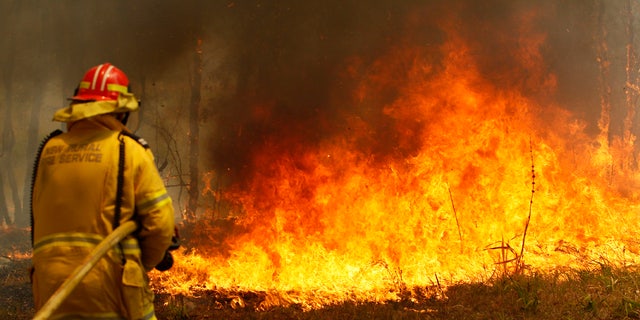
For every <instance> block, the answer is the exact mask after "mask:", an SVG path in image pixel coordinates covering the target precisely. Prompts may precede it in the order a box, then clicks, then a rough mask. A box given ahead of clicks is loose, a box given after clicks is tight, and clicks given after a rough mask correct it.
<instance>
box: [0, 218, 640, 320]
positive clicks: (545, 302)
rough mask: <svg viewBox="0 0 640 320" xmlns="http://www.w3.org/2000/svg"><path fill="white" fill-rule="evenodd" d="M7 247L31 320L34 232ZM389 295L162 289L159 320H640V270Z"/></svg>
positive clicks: (545, 275) (3, 313)
mask: <svg viewBox="0 0 640 320" xmlns="http://www.w3.org/2000/svg"><path fill="white" fill-rule="evenodd" d="M0 242H1V243H3V246H2V247H1V248H0V257H2V263H1V264H0V284H1V285H2V290H1V291H0V318H1V319H31V318H32V317H33V315H34V310H33V304H32V301H31V288H30V284H29V278H28V267H29V265H30V260H29V250H28V247H29V246H28V243H29V240H28V232H27V231H25V230H1V231H0ZM7 244H8V245H7ZM155 285H156V286H157V285H158V283H155ZM389 290H390V292H391V293H393V295H395V296H396V298H395V299H389V300H386V301H367V300H357V299H353V300H351V301H345V302H341V303H328V304H323V305H317V306H316V308H309V306H308V305H302V304H300V303H297V302H295V301H296V299H295V298H299V297H300V296H305V297H307V298H308V299H309V298H311V297H313V296H314V292H294V291H290V292H271V291H268V290H255V291H251V290H234V289H223V288H210V289H207V288H191V289H190V291H189V292H188V293H183V294H175V295H172V294H168V293H166V292H165V290H164V289H163V288H159V287H156V288H155V291H156V310H157V314H158V318H159V319H554V320H555V319H640V266H637V265H627V266H615V265H614V264H613V263H611V262H610V261H607V260H606V259H601V260H600V261H591V262H588V263H585V265H584V266H583V267H580V268H574V267H571V268H568V267H567V268H556V269H554V270H549V271H534V270H531V269H527V268H525V269H521V272H520V273H517V274H514V273H506V274H502V275H497V276H495V277H493V278H492V279H487V280H485V281H482V282H466V283H457V284H454V285H450V286H447V287H444V286H439V285H438V284H434V285H433V286H423V287H407V286H404V285H403V284H402V283H398V284H397V285H394V286H392V287H390V288H389ZM321 297H322V295H318V299H320V298H321ZM318 303H321V301H320V300H318Z"/></svg>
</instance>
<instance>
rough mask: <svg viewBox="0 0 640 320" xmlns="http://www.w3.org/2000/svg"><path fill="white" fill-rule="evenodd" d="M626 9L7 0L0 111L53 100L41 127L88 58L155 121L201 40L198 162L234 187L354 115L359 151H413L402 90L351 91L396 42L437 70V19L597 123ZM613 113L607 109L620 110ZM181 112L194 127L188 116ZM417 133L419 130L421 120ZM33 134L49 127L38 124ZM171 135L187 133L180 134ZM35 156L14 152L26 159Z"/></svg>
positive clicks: (500, 70) (522, 1)
mask: <svg viewBox="0 0 640 320" xmlns="http://www.w3.org/2000/svg"><path fill="white" fill-rule="evenodd" d="M623 5H624V1H602V0H593V1H583V0H567V1H553V0H544V1H528V0H516V1H513V0H489V1H474V0H469V1H444V0H435V1H433V0H432V1H426V0H421V1H420V0H403V1H390V0H372V1H357V0H347V1H294V0H289V1H258V0H248V1H231V0H225V1H219V0H216V1H205V0H201V1H197V0H188V1H178V0H169V1H151V0H138V1H73V0H58V1H39V0H15V1H11V0H0V12H2V13H0V17H1V18H2V19H1V20H2V22H0V26H1V28H2V34H3V37H2V38H0V48H1V49H2V50H1V51H0V63H2V66H3V68H2V70H1V71H0V74H1V75H2V76H1V77H2V81H3V87H2V88H3V89H2V94H3V99H4V100H2V101H3V102H2V103H3V105H2V108H10V109H12V110H13V114H12V115H11V116H12V117H15V118H16V119H19V118H20V117H21V116H24V112H23V111H21V110H30V109H29V108H31V107H30V106H29V107H28V108H27V107H26V106H28V105H33V104H36V105H37V104H42V105H43V106H46V107H47V108H48V109H42V110H41V111H39V112H40V114H39V115H38V117H39V118H40V119H41V122H42V123H47V121H48V119H50V112H51V111H52V110H54V109H55V108H54V107H53V106H56V107H58V106H61V104H64V103H65V100H64V99H65V98H66V97H68V96H69V95H70V94H71V92H72V91H73V88H74V87H75V85H76V84H77V82H78V81H79V79H80V77H81V76H82V74H83V73H84V72H85V71H86V70H87V69H88V68H89V67H91V66H93V65H96V64H99V63H102V62H105V61H110V62H112V63H114V64H115V65H117V66H119V67H120V68H121V69H123V70H125V72H127V74H128V75H129V77H130V78H131V81H132V82H133V88H134V90H136V89H137V90H138V93H145V92H146V94H142V96H143V97H142V98H143V99H144V101H145V103H147V101H150V102H151V103H155V104H161V105H162V106H163V108H164V109H163V110H164V111H162V112H164V114H162V113H160V115H159V116H160V117H166V118H170V119H172V118H175V114H174V113H172V112H173V111H172V110H176V109H178V108H184V107H185V106H186V105H188V104H189V100H188V98H187V99H185V97H188V96H189V94H188V92H190V90H191V85H192V84H191V83H190V79H191V78H190V76H191V75H192V73H193V72H194V71H193V70H195V69H194V66H193V57H194V55H195V52H196V45H195V43H196V42H197V40H198V39H201V40H202V41H203V52H202V61H203V69H202V72H203V75H202V76H203V84H202V87H201V89H202V91H203V99H202V104H201V108H202V110H201V113H202V115H201V118H202V120H201V126H202V128H203V129H202V130H201V134H202V136H201V143H202V144H203V145H204V146H206V151H201V153H200V157H201V158H202V162H203V165H204V166H206V167H210V168H211V169H215V170H217V171H218V172H227V173H228V174H229V176H227V177H226V179H227V180H228V182H230V183H231V182H237V181H242V180H244V179H245V178H248V177H250V176H251V175H252V172H253V170H256V168H252V167H251V157H252V155H253V154H254V153H255V151H256V150H257V149H261V148H264V147H265V145H270V146H272V147H273V152H275V153H277V152H296V150H298V148H306V147H313V146H314V145H316V144H319V143H321V142H322V141H323V140H325V139H328V138H330V137H332V136H335V135H345V134H350V130H352V128H351V127H350V124H349V122H348V121H347V119H349V118H350V117H358V118H360V119H363V121H365V122H367V123H368V124H369V125H370V127H373V128H376V130H374V132H371V134H370V138H369V140H367V141H366V142H367V143H363V144H362V145H361V146H359V147H361V148H362V152H364V153H369V154H373V155H375V156H376V157H378V158H384V157H386V156H389V155H390V154H393V156H405V155H407V154H411V153H412V152H414V151H415V149H416V148H419V147H420V146H419V145H418V144H403V145H402V146H400V147H398V141H397V137H395V136H394V135H395V133H394V132H393V129H392V128H393V119H391V118H390V117H388V116H387V115H385V114H384V113H383V112H382V107H383V106H384V105H385V104H386V103H388V102H389V101H393V99H394V98H395V97H396V94H397V92H395V90H396V89H394V88H393V87H389V88H381V89H380V92H378V93H377V94H376V95H375V97H370V98H369V99H368V100H366V101H365V103H360V104H357V103H355V100H354V98H353V95H354V92H355V91H356V89H357V86H358V84H359V83H360V82H361V81H363V79H366V78H367V77H368V76H369V75H371V74H374V73H375V71H376V70H375V69H376V65H375V63H376V61H377V60H378V59H379V58H380V57H383V56H389V55H392V54H393V50H397V48H399V47H403V46H406V45H410V46H417V47H421V48H423V52H425V53H429V54H431V55H432V57H431V58H430V59H432V62H433V65H434V66H436V67H437V66H438V65H439V64H440V63H441V59H442V57H441V56H439V54H440V52H439V51H438V50H437V48H438V46H439V45H441V44H442V43H443V42H445V41H447V33H446V32H445V30H443V29H442V26H443V22H448V25H450V26H452V27H454V28H455V29H457V33H458V34H460V35H462V36H463V37H464V38H465V40H466V41H468V44H469V48H470V50H472V54H473V55H474V57H475V58H476V60H477V62H478V64H479V67H480V70H481V73H482V74H483V76H484V77H486V79H489V80H490V81H491V82H493V83H495V84H496V85H497V86H500V85H504V86H511V87H513V86H516V87H518V88H520V89H521V91H522V92H524V93H525V94H527V95H529V96H531V97H532V98H535V99H539V100H540V101H541V102H543V103H544V102H545V101H555V102H557V103H559V104H561V105H563V106H565V107H566V108H567V109H569V110H572V111H574V112H577V113H578V114H579V115H581V116H582V117H584V119H586V120H587V121H588V122H589V123H590V128H589V129H590V130H592V131H594V130H595V129H596V126H595V122H596V121H597V118H598V115H599V112H600V100H599V97H600V91H599V90H600V89H599V87H598V85H599V76H600V74H599V72H600V64H599V63H598V61H597V58H598V57H597V54H598V53H597V50H596V49H597V48H598V45H599V43H598V41H599V39H600V38H599V37H601V34H602V28H603V26H604V28H606V29H607V31H608V36H607V37H608V38H607V39H606V40H607V42H608V46H609V48H610V50H609V52H608V54H609V55H610V57H608V59H610V60H611V61H612V66H611V74H610V78H609V79H608V80H609V81H610V82H611V83H612V87H613V88H614V92H613V96H612V101H613V102H614V103H615V102H617V101H619V100H620V99H622V98H621V96H620V95H621V94H622V91H623V89H622V88H623V86H624V81H622V82H620V80H618V79H621V78H622V79H623V78H624V63H623V59H624V58H625V57H624V39H623V37H622V36H620V34H624V26H623V25H621V22H620V21H619V20H620V19H619V18H618V17H619V16H620V12H621V10H622V9H623V7H624V6H623ZM605 6H606V7H605ZM529 12H532V13H534V16H535V18H534V22H533V23H531V25H532V26H533V30H530V31H531V32H535V33H541V34H546V35H547V38H546V39H545V40H544V44H543V45H542V48H543V49H542V50H543V52H542V54H543V57H544V61H545V65H544V66H543V67H544V68H545V70H543V71H542V72H543V73H544V72H547V73H553V74H556V75H557V78H558V85H557V88H558V89H557V91H556V92H554V93H552V95H551V96H550V95H549V93H548V92H542V91H541V90H540V87H539V83H538V82H537V81H538V80H539V78H536V75H535V74H534V72H533V71H532V70H528V69H527V67H526V66H525V65H523V63H522V61H521V60H522V57H521V56H517V55H514V52H518V50H519V49H521V48H520V47H519V46H520V45H521V43H520V42H519V41H518V39H520V38H521V37H522V34H521V33H520V32H521V30H520V29H518V26H520V25H522V23H523V21H522V18H523V17H527V16H528V14H527V13H529ZM354 61H357V63H354ZM354 65H356V67H355V68H354V67H353V66H354ZM350 68H352V69H350ZM393 72H394V74H395V75H397V77H398V79H401V78H402V77H403V76H404V75H405V73H406V72H407V70H404V69H403V68H402V63H399V64H397V66H394V69H393ZM176 74H182V76H180V77H175V75H176ZM52 83H55V84H56V85H55V86H53V89H51V88H50V89H49V90H53V91H56V92H58V96H57V97H56V98H55V99H54V100H51V98H50V97H42V96H38V94H40V95H41V93H38V92H39V91H40V89H41V88H44V87H47V86H52ZM398 84H401V82H399V83H398ZM154 86H157V87H158V88H162V90H163V97H164V98H163V99H166V100H165V101H158V98H156V97H153V92H154V91H153V90H151V88H153V87H154ZM38 99H39V100H38ZM172 99H175V100H172ZM619 109H620V108H618V109H615V108H614V109H613V110H612V114H613V115H616V112H617V113H618V116H620V114H621V113H622V111H619ZM622 109H623V108H622ZM180 117H185V118H184V119H182V118H180ZM145 119H147V120H149V121H151V120H150V119H151V118H148V117H147V118H145ZM175 120H176V121H177V123H181V124H182V126H183V127H186V126H187V125H186V124H184V123H185V122H186V121H187V118H186V116H185V115H184V113H183V114H180V115H179V117H178V118H176V119H175ZM16 122H17V121H16ZM5 123H6V122H3V125H6V124H5ZM22 128H23V127H19V126H16V127H15V129H14V130H16V131H21V130H23V129H22ZM413 129H414V130H415V132H416V134H418V133H419V130H420V128H419V127H418V126H417V125H416V128H413ZM39 130H40V131H39V132H38V134H42V132H48V131H49V129H48V128H43V127H42V125H41V128H40V129H39ZM612 130H615V129H614V128H612ZM173 132H174V133H175V134H176V135H186V130H182V131H180V130H176V131H173ZM151 138H153V137H151ZM29 152H31V151H24V150H22V151H19V154H20V155H24V156H26V157H27V158H29ZM162 152H163V151H162V150H159V153H160V154H162ZM185 155H186V153H183V156H185ZM184 162H185V163H186V160H184Z"/></svg>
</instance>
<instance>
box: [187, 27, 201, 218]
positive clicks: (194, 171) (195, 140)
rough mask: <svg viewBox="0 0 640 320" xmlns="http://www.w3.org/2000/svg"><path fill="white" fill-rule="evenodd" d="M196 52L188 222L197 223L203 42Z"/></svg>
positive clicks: (192, 97) (190, 132) (190, 131)
mask: <svg viewBox="0 0 640 320" xmlns="http://www.w3.org/2000/svg"><path fill="white" fill-rule="evenodd" d="M196 41H197V42H196V51H195V54H194V56H193V76H192V82H191V103H190V108H189V201H188V204H187V220H189V221H191V222H195V218H196V212H197V210H198V198H199V196H200V188H199V181H200V171H199V168H198V160H199V158H200V157H199V154H200V147H199V135H200V127H199V126H200V98H201V92H200V87H201V83H202V40H200V39H196Z"/></svg>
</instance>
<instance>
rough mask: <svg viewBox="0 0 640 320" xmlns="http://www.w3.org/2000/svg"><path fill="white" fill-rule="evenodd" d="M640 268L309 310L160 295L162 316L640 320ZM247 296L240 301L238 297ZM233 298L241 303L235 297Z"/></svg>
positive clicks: (214, 295) (532, 277)
mask: <svg viewBox="0 0 640 320" xmlns="http://www.w3.org/2000/svg"><path fill="white" fill-rule="evenodd" d="M639 284H640V269H639V268H638V267H637V266H628V267H613V266H611V265H609V264H607V263H594V264H593V265H592V266H591V267H590V268H584V269H579V270H575V269H567V270H554V271H550V272H528V273H527V274H525V273H522V274H510V275H503V276H500V277H497V278H496V279H492V280H491V281H490V282H485V283H460V284H457V285H453V286H450V287H448V288H446V289H445V290H444V291H440V290H439V289H438V288H430V287H424V288H407V289H406V290H407V292H402V293H400V294H399V297H400V299H399V300H397V301H388V302H386V303H372V302H362V301H360V302H358V301H351V302H345V303H342V304H338V305H329V306H325V307H324V308H322V309H318V310H311V311H304V310H303V308H302V307H301V306H297V305H290V306H282V307H275V308H270V309H268V310H262V311H257V309H259V308H258V306H259V304H260V302H261V299H263V298H264V297H263V296H261V295H260V294H258V293H251V292H235V293H233V294H232V295H233V296H235V297H236V298H235V299H236V300H234V299H231V298H230V296H231V295H230V294H226V295H225V294H220V293H219V292H213V291H209V292H198V293H196V295H195V296H194V297H185V296H181V297H176V296H168V295H158V296H157V312H158V315H159V317H160V318H161V319H456V320H457V319H461V320H464V319H505V320H506V319H549V320H552V319H553V320H563V319H564V320H572V319H640V288H639ZM238 297H240V299H244V302H243V303H242V304H241V305H243V306H244V307H238V305H239V304H238V303H237V298H238ZM234 301H235V302H234Z"/></svg>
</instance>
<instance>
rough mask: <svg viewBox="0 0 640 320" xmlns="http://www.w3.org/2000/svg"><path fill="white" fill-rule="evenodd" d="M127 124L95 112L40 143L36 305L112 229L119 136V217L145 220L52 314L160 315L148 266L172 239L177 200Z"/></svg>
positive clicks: (35, 187)
mask: <svg viewBox="0 0 640 320" xmlns="http://www.w3.org/2000/svg"><path fill="white" fill-rule="evenodd" d="M122 129H124V127H123V126H122V125H121V124H120V123H119V122H117V120H116V119H115V118H113V117H111V116H108V115H101V116H96V117H93V118H89V119H84V120H81V121H78V122H75V123H73V124H72V125H70V126H69V131H68V132H66V133H63V134H60V135H58V136H55V137H53V138H51V139H50V140H49V141H48V142H47V144H46V145H45V146H44V148H43V149H42V154H41V156H40V160H39V163H38V167H37V176H36V177H35V181H34V185H33V199H32V201H33V202H32V208H33V236H34V250H33V266H34V273H33V279H32V280H33V294H34V299H35V304H36V308H37V309H39V308H41V307H42V306H43V304H44V303H45V302H46V301H47V300H48V299H49V297H50V296H51V295H52V294H53V293H54V292H55V290H57V288H58V287H59V286H60V284H62V282H63V281H64V280H65V279H66V278H67V277H68V276H69V275H70V274H71V273H72V272H73V270H74V269H75V268H76V267H77V266H79V265H80V263H82V261H83V260H84V259H85V258H86V257H87V256H88V254H89V253H90V252H91V250H92V249H93V248H94V247H95V246H96V245H97V244H98V243H99V242H100V241H101V240H102V239H103V238H104V237H106V236H107V235H108V234H109V233H111V232H112V231H113V229H114V212H115V210H114V209H115V205H116V199H115V198H116V189H117V188H116V186H117V175H118V159H119V146H120V141H123V142H124V149H125V157H124V171H123V174H124V184H123V189H122V191H123V195H122V205H121V217H120V222H124V221H128V220H135V221H137V222H138V225H139V226H140V227H139V230H138V231H137V232H136V233H135V236H134V235H130V236H129V237H127V238H126V239H125V240H123V241H122V242H121V244H120V245H119V246H116V247H115V248H113V249H112V250H111V251H110V252H109V253H108V254H107V255H106V256H105V257H104V258H103V259H101V260H100V262H98V264H97V265H96V266H95V267H94V268H93V269H92V270H91V271H90V272H89V274H88V275H87V276H86V277H85V278H84V279H83V281H82V282H81V283H80V284H79V285H78V287H76V289H74V290H73V292H72V293H71V294H70V296H69V297H68V298H67V299H66V300H65V301H64V302H63V303H62V305H61V306H60V307H59V308H58V310H57V311H56V312H55V313H54V319H58V318H59V319H64V318H81V317H84V318H92V319H93V318H96V319H154V318H155V315H154V311H153V293H152V291H151V290H150V288H149V286H148V278H147V275H146V271H149V270H150V269H152V268H153V267H154V266H155V265H157V264H158V263H159V262H160V261H161V260H162V258H163V256H164V253H165V250H166V249H167V248H168V246H169V245H170V243H171V237H172V235H173V232H174V212H173V205H172V203H171V198H170V197H169V196H168V194H167V191H166V189H165V187H164V183H163V181H162V179H161V178H160V176H159V174H158V171H157V169H156V167H155V163H154V161H153V155H152V153H151V151H150V150H149V149H148V148H146V147H145V146H143V145H141V144H140V143H138V142H137V141H136V140H134V139H132V138H131V137H129V136H126V135H122V134H121V133H120V131H121V130H122ZM123 257H125V258H126V259H124V263H123Z"/></svg>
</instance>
